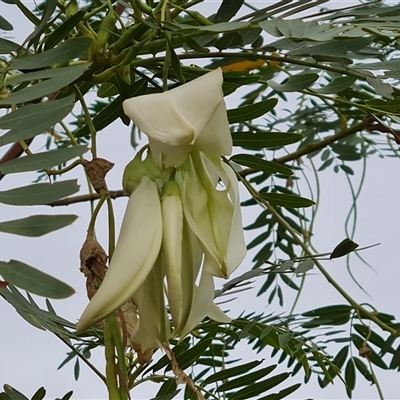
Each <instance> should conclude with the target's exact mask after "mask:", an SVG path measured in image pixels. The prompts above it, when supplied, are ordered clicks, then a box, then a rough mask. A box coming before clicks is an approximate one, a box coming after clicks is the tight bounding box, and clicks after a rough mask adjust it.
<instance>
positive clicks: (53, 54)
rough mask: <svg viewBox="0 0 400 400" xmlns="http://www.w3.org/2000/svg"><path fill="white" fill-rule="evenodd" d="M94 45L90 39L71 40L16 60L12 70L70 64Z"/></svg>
mask: <svg viewBox="0 0 400 400" xmlns="http://www.w3.org/2000/svg"><path fill="white" fill-rule="evenodd" d="M91 44H92V39H91V38H88V37H78V38H74V39H69V40H67V41H65V42H63V43H61V44H60V45H59V46H57V47H55V48H53V49H51V50H47V51H44V52H43V53H39V54H35V55H33V56H24V57H20V58H15V59H14V60H13V62H12V63H11V68H12V69H19V70H22V69H36V68H44V67H48V66H50V65H54V64H62V63H65V62H69V61H71V60H73V59H75V58H77V57H79V55H80V54H81V53H82V52H84V51H85V50H87V49H88V48H89V46H90V45H91Z"/></svg>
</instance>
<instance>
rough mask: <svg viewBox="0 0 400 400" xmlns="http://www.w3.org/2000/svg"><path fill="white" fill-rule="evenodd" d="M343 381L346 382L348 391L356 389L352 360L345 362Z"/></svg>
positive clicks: (354, 369)
mask: <svg viewBox="0 0 400 400" xmlns="http://www.w3.org/2000/svg"><path fill="white" fill-rule="evenodd" d="M344 379H345V381H346V384H347V387H348V389H349V390H354V388H355V387H356V368H355V366H354V361H353V359H352V358H350V359H349V361H347V365H346V370H345V373H344Z"/></svg>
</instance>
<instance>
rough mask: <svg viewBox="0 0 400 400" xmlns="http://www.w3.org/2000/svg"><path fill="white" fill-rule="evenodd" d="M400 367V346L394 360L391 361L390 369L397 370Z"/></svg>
mask: <svg viewBox="0 0 400 400" xmlns="http://www.w3.org/2000/svg"><path fill="white" fill-rule="evenodd" d="M398 367H400V345H399V347H397V350H396V351H395V353H394V354H393V358H392V359H391V361H390V365H389V368H390V369H395V368H398Z"/></svg>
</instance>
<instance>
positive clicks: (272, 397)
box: [258, 364, 301, 400]
mask: <svg viewBox="0 0 400 400" xmlns="http://www.w3.org/2000/svg"><path fill="white" fill-rule="evenodd" d="M299 365H300V364H299ZM300 386H301V383H296V384H295V385H292V386H289V387H288V388H286V389H282V390H280V391H279V393H273V394H269V395H267V396H264V397H260V398H259V399H258V400H281V399H284V398H285V397H287V396H289V394H292V393H293V392H295V391H296V390H297V389H298V388H299V387H300Z"/></svg>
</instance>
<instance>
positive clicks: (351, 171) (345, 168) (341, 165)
mask: <svg viewBox="0 0 400 400" xmlns="http://www.w3.org/2000/svg"><path fill="white" fill-rule="evenodd" d="M339 167H340V169H341V170H343V171H344V172H346V174H349V175H354V171H353V169H352V168H350V167H349V166H348V165H346V164H339Z"/></svg>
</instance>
